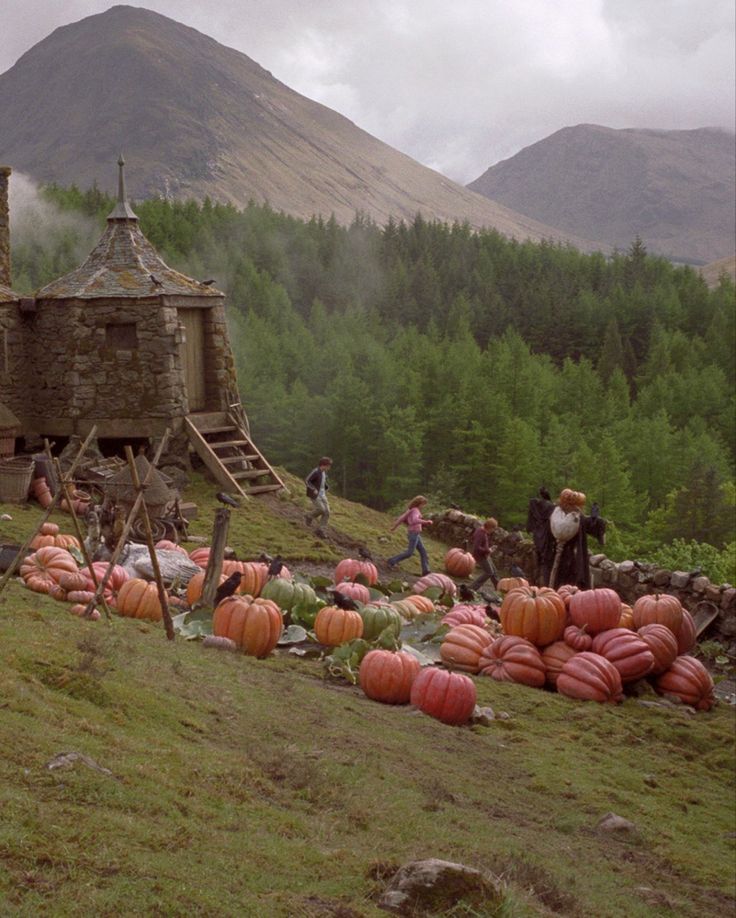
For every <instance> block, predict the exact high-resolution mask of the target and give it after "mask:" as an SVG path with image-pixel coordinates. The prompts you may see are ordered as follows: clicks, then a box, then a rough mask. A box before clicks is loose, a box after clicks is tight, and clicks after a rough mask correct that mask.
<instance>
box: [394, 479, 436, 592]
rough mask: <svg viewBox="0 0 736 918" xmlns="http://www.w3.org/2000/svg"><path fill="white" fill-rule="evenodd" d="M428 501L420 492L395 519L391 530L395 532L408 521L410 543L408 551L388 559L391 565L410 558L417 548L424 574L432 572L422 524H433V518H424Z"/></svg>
mask: <svg viewBox="0 0 736 918" xmlns="http://www.w3.org/2000/svg"><path fill="white" fill-rule="evenodd" d="M426 503H427V498H426V497H422V495H421V494H420V495H419V496H417V497H415V498H414V499H413V500H412V501H410V502H409V506H408V508H407V509H406V510H405V512H404V513H402V514H401V516H400V517H398V519H396V520H394V524H393V526H392V527H391V532H393V531H394V530H395V529H396V528H397V527H398V526H400V525H401V524H402V523H406V528H407V529H408V531H409V544H408V546H407V549H406V551H404V552H402V553H401V554H400V555H394V557H393V558H389V559H388V566H389V567H396V565H397V564H398V563H399V561H405V560H406V559H407V558H410V557H411V556H412V555H413V554H414V551H415V550H418V551H419V558H420V560H421V562H422V576H424V575H425V574H429V573H430V570H429V558H428V557H427V549H426V548H425V547H424V543H423V542H422V526H431V525H432V520H425V519H422V513H421V508H422V507H424V506H425V505H426Z"/></svg>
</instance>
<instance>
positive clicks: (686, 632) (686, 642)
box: [675, 609, 697, 656]
mask: <svg viewBox="0 0 736 918" xmlns="http://www.w3.org/2000/svg"><path fill="white" fill-rule="evenodd" d="M675 636H676V638H677V653H678V655H680V656H682V654H686V653H687V652H688V651H690V650H692V649H693V647H694V646H695V641H696V639H697V632H696V630H695V619H694V618H693V617H692V615H691V614H690V613H689V612H688V611H687V609H683V610H682V624H681V625H680V630H679V631H678V632H677V633H676V635H675Z"/></svg>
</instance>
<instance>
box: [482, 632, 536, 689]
mask: <svg viewBox="0 0 736 918" xmlns="http://www.w3.org/2000/svg"><path fill="white" fill-rule="evenodd" d="M480 672H481V674H482V675H483V676H490V677H491V678H492V679H496V680H497V681H498V682H518V683H520V684H521V685H531V686H534V687H535V688H539V687H540V686H542V685H544V683H545V680H546V678H547V669H546V667H545V665H544V661H543V660H542V655H541V653H540V652H539V650H537V648H536V647H535V646H534V644H532V643H531V641H527V640H525V639H524V638H520V637H514V636H513V635H506V636H505V637H500V638H497V639H496V640H495V641H493V643H492V644H489V645H488V647H486V648H485V650H484V651H483V653H482V654H481V658H480Z"/></svg>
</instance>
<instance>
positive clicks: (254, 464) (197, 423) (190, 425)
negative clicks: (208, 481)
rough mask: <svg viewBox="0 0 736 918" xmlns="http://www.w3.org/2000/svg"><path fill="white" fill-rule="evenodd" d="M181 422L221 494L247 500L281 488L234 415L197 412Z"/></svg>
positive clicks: (282, 485) (217, 412)
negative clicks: (232, 494)
mask: <svg viewBox="0 0 736 918" xmlns="http://www.w3.org/2000/svg"><path fill="white" fill-rule="evenodd" d="M184 421H185V426H186V431H187V434H188V436H189V442H190V443H191V444H192V446H193V447H194V451H195V452H196V453H197V455H198V456H199V458H200V459H201V460H202V462H204V464H205V465H206V466H207V468H208V469H209V470H210V472H211V473H212V474H213V476H214V478H215V481H217V483H218V484H219V485H220V486H221V487H222V488H223V489H224V490H225V491H228V492H230V493H234V494H239V495H240V496H242V497H249V496H251V495H255V494H265V493H266V492H268V491H280V490H281V489H282V488H283V487H284V483H283V481H282V480H281V479H280V478H279V476H278V475H277V474H276V472H274V470H273V469H272V468H271V466H270V465H269V464H268V462H267V461H266V459H265V457H264V456H263V454H262V453H261V452H260V450H259V449H258V447H257V446H256V445H255V443H253V441H252V440H251V438H250V435H249V434H248V433H247V432H246V431H245V428H244V426H243V423H242V422H241V421H240V420H239V419H238V417H237V415H236V414H235V413H231V412H229V411H210V412H199V413H197V414H190V415H189V416H188V417H186V418H184Z"/></svg>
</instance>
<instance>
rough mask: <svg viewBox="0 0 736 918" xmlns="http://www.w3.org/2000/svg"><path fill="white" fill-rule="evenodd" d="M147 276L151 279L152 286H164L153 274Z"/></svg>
mask: <svg viewBox="0 0 736 918" xmlns="http://www.w3.org/2000/svg"><path fill="white" fill-rule="evenodd" d="M148 276H149V277H150V278H151V283H152V284H154V286H156V287H163V285H164V283H163V281H162V280H161V279H160V278H158V277H156V275H155V274H149V275H148Z"/></svg>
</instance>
